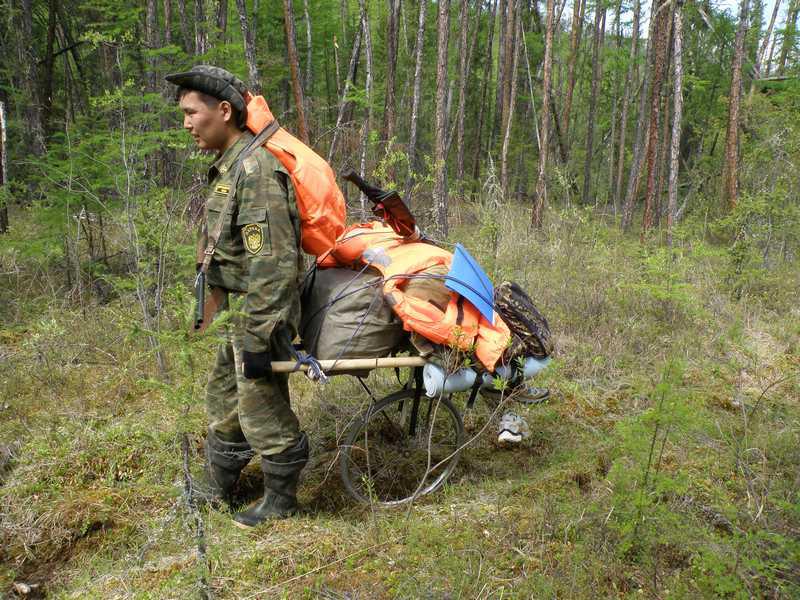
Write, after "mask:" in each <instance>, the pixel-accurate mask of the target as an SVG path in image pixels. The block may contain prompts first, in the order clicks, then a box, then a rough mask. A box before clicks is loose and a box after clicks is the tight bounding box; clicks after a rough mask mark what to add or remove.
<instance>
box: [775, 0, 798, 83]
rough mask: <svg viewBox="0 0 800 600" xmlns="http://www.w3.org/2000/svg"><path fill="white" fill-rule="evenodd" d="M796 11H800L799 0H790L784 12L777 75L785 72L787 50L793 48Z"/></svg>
mask: <svg viewBox="0 0 800 600" xmlns="http://www.w3.org/2000/svg"><path fill="white" fill-rule="evenodd" d="M776 1H777V0H776ZM798 13H800V0H791V4H790V5H789V11H788V12H787V13H786V27H785V28H784V30H783V44H782V45H781V54H780V56H779V57H778V71H777V73H778V75H783V74H784V73H785V72H786V59H787V58H789V52H791V50H792V49H793V48H794V38H795V35H796V34H797V15H798Z"/></svg>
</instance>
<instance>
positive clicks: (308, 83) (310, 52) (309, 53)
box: [303, 0, 314, 101]
mask: <svg viewBox="0 0 800 600" xmlns="http://www.w3.org/2000/svg"><path fill="white" fill-rule="evenodd" d="M303 18H304V19H305V22H306V76H305V87H304V89H305V92H306V101H308V99H309V98H311V97H312V96H313V94H314V71H313V66H314V64H313V62H314V46H313V44H312V35H311V15H310V14H309V12H308V0H303Z"/></svg>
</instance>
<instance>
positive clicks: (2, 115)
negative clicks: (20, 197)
mask: <svg viewBox="0 0 800 600" xmlns="http://www.w3.org/2000/svg"><path fill="white" fill-rule="evenodd" d="M7 165H8V160H7V159H6V105H5V103H4V102H0V190H2V189H3V187H5V185H6V182H7V181H8V170H7ZM6 202H7V201H6V200H3V201H2V203H0V233H6V232H7V231H8V204H7V203H6Z"/></svg>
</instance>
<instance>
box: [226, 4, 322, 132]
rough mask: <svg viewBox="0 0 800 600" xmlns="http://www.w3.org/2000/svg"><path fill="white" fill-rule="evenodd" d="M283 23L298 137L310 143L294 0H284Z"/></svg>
mask: <svg viewBox="0 0 800 600" xmlns="http://www.w3.org/2000/svg"><path fill="white" fill-rule="evenodd" d="M237 1H241V0H237ZM283 23H284V28H285V30H286V53H287V58H288V61H289V72H290V74H291V77H292V93H293V94H294V107H295V111H297V137H299V138H300V139H301V140H302V141H303V142H304V143H306V144H308V128H307V126H306V114H305V110H304V108H303V106H304V105H303V88H302V87H301V86H300V62H299V60H298V58H297V44H296V42H295V31H294V9H293V8H292V0H283Z"/></svg>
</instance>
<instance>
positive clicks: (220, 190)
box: [214, 184, 231, 196]
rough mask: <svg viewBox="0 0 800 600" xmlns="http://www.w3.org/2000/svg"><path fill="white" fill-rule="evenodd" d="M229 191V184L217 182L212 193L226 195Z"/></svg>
mask: <svg viewBox="0 0 800 600" xmlns="http://www.w3.org/2000/svg"><path fill="white" fill-rule="evenodd" d="M230 191H231V186H229V185H223V184H219V185H217V186H216V187H215V188H214V193H215V194H223V195H225V196H227V195H228V192H230Z"/></svg>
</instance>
